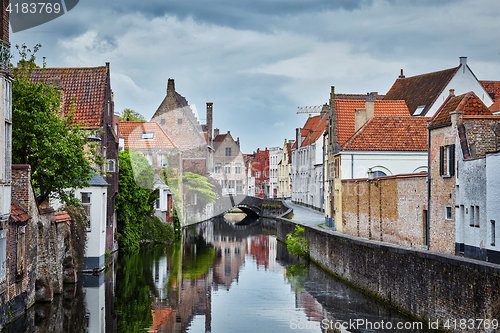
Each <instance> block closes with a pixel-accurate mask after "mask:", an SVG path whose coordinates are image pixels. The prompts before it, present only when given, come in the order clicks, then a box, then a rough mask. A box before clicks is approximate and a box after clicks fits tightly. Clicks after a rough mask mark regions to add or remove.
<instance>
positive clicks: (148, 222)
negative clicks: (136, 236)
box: [142, 216, 174, 243]
mask: <svg viewBox="0 0 500 333" xmlns="http://www.w3.org/2000/svg"><path fill="white" fill-rule="evenodd" d="M142 240H150V241H153V242H155V243H160V242H167V243H170V242H172V241H173V240H174V228H173V227H172V226H171V225H170V224H168V223H164V222H163V221H162V220H161V219H160V218H159V217H157V216H147V217H145V218H144V221H143V228H142Z"/></svg>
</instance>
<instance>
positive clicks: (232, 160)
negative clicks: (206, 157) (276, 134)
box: [212, 129, 248, 195]
mask: <svg viewBox="0 0 500 333" xmlns="http://www.w3.org/2000/svg"><path fill="white" fill-rule="evenodd" d="M213 147H214V150H215V153H214V170H213V173H212V177H213V179H214V180H215V181H216V182H218V183H219V184H220V185H221V188H222V195H227V194H247V193H248V191H247V185H246V184H247V174H246V173H245V159H244V157H243V154H242V153H241V151H240V141H239V139H237V140H236V141H235V140H234V139H233V137H232V136H231V132H230V131H227V133H226V134H219V130H218V129H215V130H214V139H213Z"/></svg>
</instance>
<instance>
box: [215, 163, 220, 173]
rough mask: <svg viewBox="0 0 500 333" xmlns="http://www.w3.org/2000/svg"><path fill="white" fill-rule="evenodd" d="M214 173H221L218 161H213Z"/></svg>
mask: <svg viewBox="0 0 500 333" xmlns="http://www.w3.org/2000/svg"><path fill="white" fill-rule="evenodd" d="M214 173H216V174H220V173H221V164H220V163H215V165H214Z"/></svg>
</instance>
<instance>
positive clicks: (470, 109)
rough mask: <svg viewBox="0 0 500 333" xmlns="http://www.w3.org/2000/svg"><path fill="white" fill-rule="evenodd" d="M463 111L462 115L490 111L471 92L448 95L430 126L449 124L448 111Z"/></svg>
mask: <svg viewBox="0 0 500 333" xmlns="http://www.w3.org/2000/svg"><path fill="white" fill-rule="evenodd" d="M453 111H463V112H464V115H491V111H490V110H489V109H488V107H487V106H486V105H485V104H484V103H483V102H482V101H481V99H480V98H479V97H477V95H476V94H474V93H473V92H469V93H467V94H462V95H460V96H452V95H450V96H449V97H448V98H447V99H446V101H445V102H444V103H443V105H441V107H440V108H439V110H438V112H436V115H435V116H434V117H433V118H432V120H431V121H430V123H429V127H430V128H434V127H439V126H448V125H451V115H450V112H453Z"/></svg>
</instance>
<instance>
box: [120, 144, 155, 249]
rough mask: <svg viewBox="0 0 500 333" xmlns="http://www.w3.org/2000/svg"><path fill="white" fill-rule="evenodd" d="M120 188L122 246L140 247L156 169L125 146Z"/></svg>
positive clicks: (150, 208)
mask: <svg viewBox="0 0 500 333" xmlns="http://www.w3.org/2000/svg"><path fill="white" fill-rule="evenodd" d="M119 163H120V174H119V178H118V187H119V191H118V194H117V196H116V210H117V211H118V215H117V222H118V223H117V228H118V233H120V238H119V242H120V248H122V249H124V250H125V251H129V252H130V251H135V250H137V249H139V240H140V239H141V237H142V231H143V224H142V221H143V219H144V217H145V216H148V215H149V213H150V212H151V210H152V203H151V202H150V200H149V197H150V195H151V192H152V191H151V188H152V186H153V178H154V172H153V169H152V168H151V166H150V165H149V162H148V160H147V159H146V158H145V157H144V156H142V155H141V154H139V153H136V152H133V151H129V150H124V151H121V152H120V153H119Z"/></svg>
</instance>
